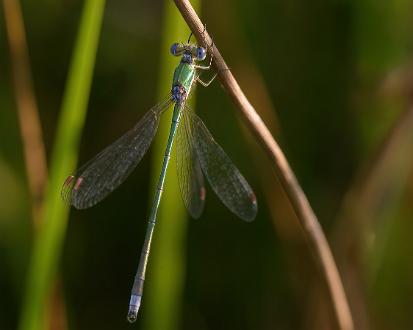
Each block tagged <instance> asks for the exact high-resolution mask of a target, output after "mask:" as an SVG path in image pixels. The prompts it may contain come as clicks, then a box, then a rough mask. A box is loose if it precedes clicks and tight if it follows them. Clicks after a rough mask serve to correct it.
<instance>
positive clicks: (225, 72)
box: [174, 0, 353, 330]
mask: <svg viewBox="0 0 413 330" xmlns="http://www.w3.org/2000/svg"><path fill="white" fill-rule="evenodd" d="M174 1H175V4H176V6H177V7H178V9H179V11H180V12H181V14H182V16H183V17H184V19H185V21H186V22H187V24H188V25H189V27H190V28H191V30H192V31H193V33H194V35H195V36H196V38H197V39H198V41H200V42H201V44H203V45H204V46H205V47H207V46H208V45H211V44H212V40H211V38H210V36H209V35H208V33H207V31H206V30H205V29H204V25H203V24H202V22H201V20H200V19H199V17H198V15H197V14H196V12H195V11H194V9H193V8H192V6H191V4H190V2H189V1H187V0H174ZM210 51H211V52H212V54H213V57H214V66H215V69H216V71H217V73H218V77H219V79H220V81H221V84H222V86H223V87H224V89H225V90H226V91H227V93H228V94H229V95H230V97H231V99H232V100H233V102H234V103H235V105H236V107H237V109H238V110H239V111H240V113H241V115H242V118H243V119H244V120H245V121H246V123H247V124H248V127H249V128H250V129H251V131H252V132H254V134H255V136H256V137H257V138H258V139H259V141H260V143H261V144H262V146H263V147H264V149H265V150H266V152H267V154H268V155H269V157H270V159H271V161H272V165H273V167H274V169H275V170H276V172H277V175H278V178H279V180H280V182H281V184H282V186H283V188H284V189H285V191H286V193H287V195H288V197H289V200H290V202H291V204H292V206H293V208H294V212H295V213H296V215H297V217H298V219H299V220H300V223H301V225H302V227H303V230H304V233H305V235H306V237H307V239H308V241H309V243H310V246H311V249H312V251H313V252H314V255H315V257H316V259H317V260H318V262H319V264H320V266H321V270H322V274H323V276H324V278H325V281H326V283H327V286H328V289H329V293H330V296H331V300H332V302H333V305H334V311H335V316H336V319H337V325H338V327H339V328H340V329H345V330H349V329H353V321H352V317H351V313H350V309H349V306H348V303H347V299H346V296H345V293H344V289H343V285H342V282H341V279H340V276H339V273H338V270H337V267H336V264H335V261H334V258H333V255H332V253H331V250H330V247H329V245H328V242H327V239H326V237H325V235H324V233H323V230H322V228H321V226H320V224H319V222H318V220H317V217H316V216H315V214H314V212H313V210H312V208H311V206H310V204H309V202H308V200H307V198H306V196H305V194H304V193H303V191H302V189H301V187H300V185H299V184H298V182H297V179H296V177H295V175H294V173H293V172H292V170H291V168H290V166H289V164H288V162H287V159H286V158H285V156H284V154H283V152H282V150H281V149H280V147H279V146H278V144H277V142H276V141H275V140H274V138H273V137H272V135H271V133H270V132H269V130H268V128H267V127H266V126H265V124H264V123H263V121H262V120H261V118H260V117H259V115H258V114H257V113H256V111H255V109H254V108H253V106H252V105H251V104H250V103H249V101H248V99H247V98H246V96H245V95H244V93H243V92H242V90H241V88H240V86H239V85H238V83H237V81H236V80H235V78H234V76H233V75H232V73H231V71H230V70H229V69H228V66H227V65H226V63H225V61H224V59H223V58H222V56H221V54H220V53H219V51H218V49H217V48H216V47H215V45H213V46H212V48H211V49H210Z"/></svg>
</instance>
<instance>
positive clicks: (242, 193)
mask: <svg viewBox="0 0 413 330" xmlns="http://www.w3.org/2000/svg"><path fill="white" fill-rule="evenodd" d="M190 117H191V122H192V132H193V143H194V146H195V150H196V153H197V156H198V159H199V162H200V164H201V168H202V171H203V172H204V174H205V176H206V177H207V179H208V181H209V183H210V185H211V187H212V189H213V190H214V192H215V193H216V194H217V196H218V197H219V198H220V199H221V201H222V202H223V203H224V204H225V206H226V207H228V208H229V209H230V211H232V212H233V213H234V214H236V215H237V216H238V217H240V218H241V219H243V220H245V221H252V220H254V218H255V216H256V214H257V199H256V197H255V194H254V192H253V191H252V189H251V187H250V186H249V184H248V182H247V181H246V180H245V178H244V177H243V176H242V174H241V173H240V172H239V170H238V169H237V168H236V167H235V165H234V164H233V163H232V161H231V160H230V159H229V157H228V156H227V155H226V154H225V152H224V150H223V149H222V148H221V147H220V146H219V145H218V144H217V143H216V142H215V140H214V138H213V137H212V135H211V133H210V132H209V131H208V129H207V128H206V126H205V124H204V123H203V122H202V120H201V119H200V118H199V117H198V116H197V115H196V114H195V113H190Z"/></svg>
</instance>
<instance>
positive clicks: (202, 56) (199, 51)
mask: <svg viewBox="0 0 413 330" xmlns="http://www.w3.org/2000/svg"><path fill="white" fill-rule="evenodd" d="M205 57H206V50H205V48H203V47H198V48H197V49H196V58H197V59H198V61H203V60H205Z"/></svg>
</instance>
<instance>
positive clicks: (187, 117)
mask: <svg viewBox="0 0 413 330" xmlns="http://www.w3.org/2000/svg"><path fill="white" fill-rule="evenodd" d="M171 53H172V55H174V56H181V61H180V63H179V65H178V66H177V67H176V69H175V72H174V76H173V82H172V89H171V93H170V94H169V95H168V97H167V98H166V99H165V100H164V101H162V102H160V103H158V104H157V105H155V106H154V107H153V108H152V109H150V110H149V111H148V112H147V113H146V114H145V116H144V117H143V118H142V119H141V120H140V121H139V122H138V123H137V124H136V125H135V126H134V127H133V128H132V129H131V130H129V131H128V132H126V133H125V134H124V135H123V136H122V137H120V138H119V139H118V140H117V141H115V142H114V143H112V144H111V145H109V146H108V147H106V149H104V150H103V151H102V152H100V153H99V154H98V155H97V156H95V157H94V158H93V159H92V160H90V161H89V162H88V163H86V164H85V165H83V166H82V167H80V168H79V169H78V170H77V172H76V173H75V174H74V175H71V176H69V177H68V178H67V179H66V181H65V182H64V184H63V188H62V197H63V199H64V200H66V201H68V202H69V203H70V204H71V205H73V206H74V207H75V208H77V209H84V208H88V207H91V206H93V205H95V204H96V203H98V202H100V201H101V200H102V199H104V198H105V197H106V196H107V195H109V194H110V193H111V192H112V191H113V190H115V189H116V188H117V187H118V186H119V185H120V184H121V183H122V182H123V181H124V180H125V179H126V178H127V176H128V175H129V174H130V173H131V172H132V171H133V169H134V168H135V167H136V165H137V164H138V163H139V161H140V160H141V159H142V157H143V156H144V154H145V153H146V151H147V150H148V148H149V146H150V144H151V142H152V140H153V137H154V135H155V133H156V130H157V128H158V124H159V120H160V116H161V114H162V113H163V112H165V111H166V110H167V109H168V108H169V107H170V106H171V105H172V104H174V108H173V117H172V123H171V128H170V133H169V138H168V142H167V145H166V150H165V156H164V159H163V164H162V170H161V174H160V177H159V181H158V186H157V190H156V193H155V198H154V201H153V205H152V210H151V214H150V217H149V221H148V227H147V231H146V236H145V241H144V244H143V248H142V251H141V256H140V261H139V266H138V270H137V272H136V276H135V280H134V283H133V287H132V292H131V298H130V304H129V312H128V320H129V321H130V322H134V321H135V320H136V318H137V314H138V310H139V307H140V304H141V298H142V292H143V284H144V280H145V272H146V266H147V263H148V257H149V251H150V247H151V241H152V235H153V231H154V227H155V223H156V214H157V211H158V207H159V203H160V200H161V195H162V190H163V188H164V181H165V175H166V170H167V167H168V162H169V158H170V154H171V149H172V145H173V142H174V139H175V135H176V140H177V142H176V143H177V169H178V171H177V172H178V173H177V174H178V179H179V180H178V181H179V188H180V191H181V195H182V199H183V202H184V204H185V206H186V208H187V210H188V212H189V213H190V214H191V216H192V217H193V218H198V217H200V215H201V213H202V211H203V207H204V202H205V186H204V178H203V175H205V176H206V177H207V179H208V181H209V183H210V185H211V187H212V189H213V190H214V192H215V193H216V194H217V196H218V197H219V198H220V199H221V201H222V202H223V203H224V204H225V205H226V206H227V207H228V208H229V209H230V210H231V211H232V212H233V213H235V214H236V215H237V216H238V217H240V218H241V219H243V220H245V221H252V220H254V218H255V216H256V214H257V200H256V198H255V194H254V192H253V191H252V189H251V187H250V186H249V184H248V183H247V181H246V180H245V179H244V177H243V176H242V175H241V173H240V172H239V170H238V169H237V168H236V167H235V165H234V164H233V163H232V162H231V160H230V159H229V157H228V156H227V155H226V154H225V152H224V151H223V149H222V148H221V147H220V146H219V145H218V144H217V143H216V142H215V140H214V139H213V137H212V136H211V133H210V132H209V131H208V129H207V128H206V126H205V124H204V123H203V122H202V120H201V119H200V118H199V117H198V116H197V115H196V114H195V113H194V112H192V111H191V110H190V108H188V106H187V105H186V100H187V98H188V96H189V93H190V91H191V88H192V86H193V84H194V83H196V82H199V83H200V84H201V85H203V86H208V85H209V84H210V83H211V82H212V81H213V79H214V78H215V76H213V77H212V79H210V81H208V82H204V81H202V80H201V79H200V75H199V73H200V72H202V71H203V70H208V69H210V67H211V63H212V57H211V59H210V62H209V65H207V66H203V65H199V64H197V63H198V62H202V61H204V60H205V58H206V55H207V51H206V49H205V48H203V47H199V46H197V45H194V44H190V43H189V40H188V42H187V43H174V44H173V45H172V47H171Z"/></svg>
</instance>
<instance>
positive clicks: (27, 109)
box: [3, 0, 47, 226]
mask: <svg viewBox="0 0 413 330" xmlns="http://www.w3.org/2000/svg"><path fill="white" fill-rule="evenodd" d="M3 5H4V16H5V22H6V26H7V36H8V40H9V45H10V53H11V63H12V74H13V81H14V90H15V93H16V102H17V112H18V117H19V122H20V130H21V136H22V142H23V148H24V157H25V164H26V173H27V179H28V182H29V189H30V195H31V203H32V213H33V222H34V225H35V226H36V225H37V221H38V219H39V214H40V209H41V204H42V199H43V193H44V187H45V184H46V179H47V165H46V154H45V150H44V144H43V137H42V129H41V125H40V120H39V115H38V111H37V105H36V100H35V96H34V92H33V85H32V78H31V75H30V64H29V56H28V51H27V46H26V45H27V43H26V35H25V31H24V24H23V17H22V14H21V9H20V4H19V2H18V0H3Z"/></svg>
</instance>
